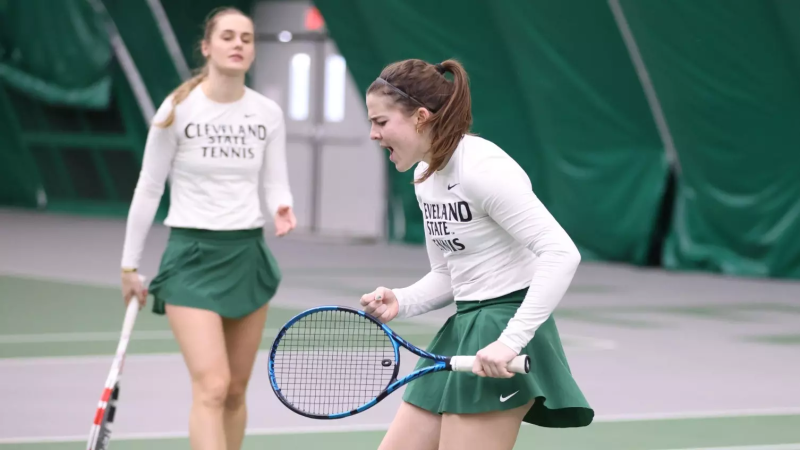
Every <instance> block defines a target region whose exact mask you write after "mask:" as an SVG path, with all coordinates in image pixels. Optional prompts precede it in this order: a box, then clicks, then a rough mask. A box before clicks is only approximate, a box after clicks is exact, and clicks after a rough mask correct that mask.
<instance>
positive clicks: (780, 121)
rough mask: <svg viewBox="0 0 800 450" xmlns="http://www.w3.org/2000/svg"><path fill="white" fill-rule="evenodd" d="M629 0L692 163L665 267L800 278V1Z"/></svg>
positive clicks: (658, 87)
mask: <svg viewBox="0 0 800 450" xmlns="http://www.w3.org/2000/svg"><path fill="white" fill-rule="evenodd" d="M621 5H622V6H623V9H624V11H625V13H626V16H627V18H628V21H629V22H630V24H631V30H632V32H633V34H634V36H635V38H636V41H637V42H638V45H639V47H640V49H641V53H642V56H643V60H644V62H645V64H646V66H647V68H648V70H649V72H650V75H651V78H652V81H653V86H654V88H655V91H656V92H657V93H658V96H659V98H660V100H661V103H662V105H663V108H664V114H665V117H666V120H667V122H668V124H669V128H670V131H671V134H672V136H673V138H674V141H675V147H676V150H677V153H678V157H679V160H680V165H681V173H680V176H679V178H678V187H677V192H678V196H677V199H676V205H675V212H674V220H673V223H672V227H671V230H670V233H669V236H668V239H667V241H666V246H665V248H664V264H665V265H666V266H667V267H670V268H675V269H692V270H694V269H700V270H709V271H714V272H721V273H725V274H732V275H747V276H775V277H795V278H796V277H798V276H800V133H798V130H800V83H799V82H798V79H800V66H798V63H800V60H799V59H798V55H799V54H798V50H799V49H800V34H799V33H798V31H797V29H798V27H797V24H798V23H800V5H798V3H797V2H791V1H773V0H762V1H743V0H737V1H729V0H705V1H702V2H646V4H645V3H644V2H640V1H634V0H622V2H621Z"/></svg>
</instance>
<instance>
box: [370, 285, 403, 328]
mask: <svg viewBox="0 0 800 450" xmlns="http://www.w3.org/2000/svg"><path fill="white" fill-rule="evenodd" d="M361 306H363V307H364V312H365V313H367V314H370V315H372V316H374V317H376V318H377V319H378V320H380V321H381V322H383V323H387V322H389V321H390V320H392V319H394V318H395V317H396V316H397V313H398V312H399V311H400V305H399V304H398V303H397V297H395V295H394V292H392V290H391V289H387V288H385V287H379V288H378V289H375V290H374V291H372V292H370V293H369V294H364V295H362V296H361Z"/></svg>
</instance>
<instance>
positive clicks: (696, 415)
mask: <svg viewBox="0 0 800 450" xmlns="http://www.w3.org/2000/svg"><path fill="white" fill-rule="evenodd" d="M783 415H800V408H766V409H742V410H731V411H698V412H687V413H654V414H626V415H607V416H603V415H600V416H597V417H596V418H595V419H594V422H597V423H600V422H635V421H645V420H671V419H707V418H715V417H720V418H722V417H756V416H783ZM389 425H390V423H376V424H363V425H340V426H335V425H326V426H310V427H275V428H248V429H247V431H246V434H247V435H248V436H264V435H279V434H305V433H337V432H343V433H344V432H364V431H386V430H388V429H389ZM522 426H524V427H527V426H534V425H530V424H527V423H523V424H522ZM188 437H189V434H188V432H186V431H170V432H160V433H119V434H114V435H113V437H112V439H114V440H115V441H127V440H147V439H185V438H188ZM87 439H88V436H84V435H73V436H20V437H10V438H0V445H2V444H35V443H47V442H82V441H86V440H87ZM669 450H800V443H792V444H778V445H756V446H741V447H704V448H677V449H669Z"/></svg>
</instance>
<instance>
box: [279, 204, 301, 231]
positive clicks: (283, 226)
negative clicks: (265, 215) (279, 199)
mask: <svg viewBox="0 0 800 450" xmlns="http://www.w3.org/2000/svg"><path fill="white" fill-rule="evenodd" d="M295 226H297V219H296V218H295V217H294V212H293V211H292V207H291V206H285V205H282V206H281V207H279V208H278V212H277V213H275V236H284V235H286V234H287V233H289V232H290V231H292V230H293V229H294V227H295Z"/></svg>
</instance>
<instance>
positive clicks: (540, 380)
mask: <svg viewBox="0 0 800 450" xmlns="http://www.w3.org/2000/svg"><path fill="white" fill-rule="evenodd" d="M526 292H527V289H523V290H521V291H517V292H513V293H510V294H508V295H505V296H503V297H500V298H497V299H492V300H484V301H475V302H456V307H457V310H456V313H455V314H454V315H453V316H451V317H450V318H449V319H448V320H447V322H445V324H444V325H443V326H442V328H441V329H440V330H439V332H438V333H437V334H436V336H434V338H433V341H432V342H431V344H430V346H428V348H427V350H428V351H429V352H431V353H434V354H439V355H448V356H452V355H474V354H476V353H477V352H478V351H479V350H481V349H482V348H484V347H486V346H487V345H489V344H491V343H492V342H494V341H496V340H497V338H498V337H499V336H500V334H501V333H502V332H503V330H504V329H505V328H506V325H507V324H508V321H509V320H510V319H511V318H512V317H513V316H514V314H515V313H516V311H517V308H519V306H520V304H521V303H522V300H523V299H524V298H525V294H526ZM520 354H527V355H529V356H530V357H531V370H530V372H529V373H528V374H515V375H514V376H513V377H511V378H490V377H479V376H477V375H475V374H473V373H471V372H437V373H433V374H430V375H426V376H425V377H423V378H420V379H418V380H415V381H412V382H411V383H409V385H408V386H407V387H406V391H405V393H404V395H403V400H405V401H406V402H408V403H411V404H413V405H416V406H418V407H420V408H423V409H425V410H428V411H430V412H433V413H437V414H443V413H454V414H470V413H484V412H491V411H500V410H507V409H512V408H517V407H520V406H523V405H525V404H527V403H528V402H529V401H530V400H534V399H535V402H534V404H533V407H532V408H531V409H530V410H529V411H528V414H527V415H526V416H525V418H524V422H527V423H530V424H534V425H539V426H542V427H547V428H572V427H584V426H587V425H589V424H590V423H591V422H592V420H593V418H594V411H593V410H592V408H591V407H590V406H589V403H588V402H587V401H586V398H584V395H583V393H582V392H581V389H580V387H579V386H578V383H577V382H576V381H575V379H574V378H573V377H572V372H571V371H570V368H569V363H568V362H567V358H566V356H565V354H564V349H563V348H562V345H561V339H560V337H559V334H558V329H557V328H556V322H555V319H554V318H553V317H552V316H551V317H550V318H549V319H548V320H547V321H545V322H544V323H543V324H542V326H541V327H539V329H538V330H537V331H536V334H535V335H534V338H533V339H532V340H531V341H530V343H528V345H527V346H526V347H525V348H523V349H522V351H521V352H520ZM431 364H433V362H432V361H428V360H427V359H420V360H419V362H418V363H417V368H422V367H426V366H428V365H431Z"/></svg>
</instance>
